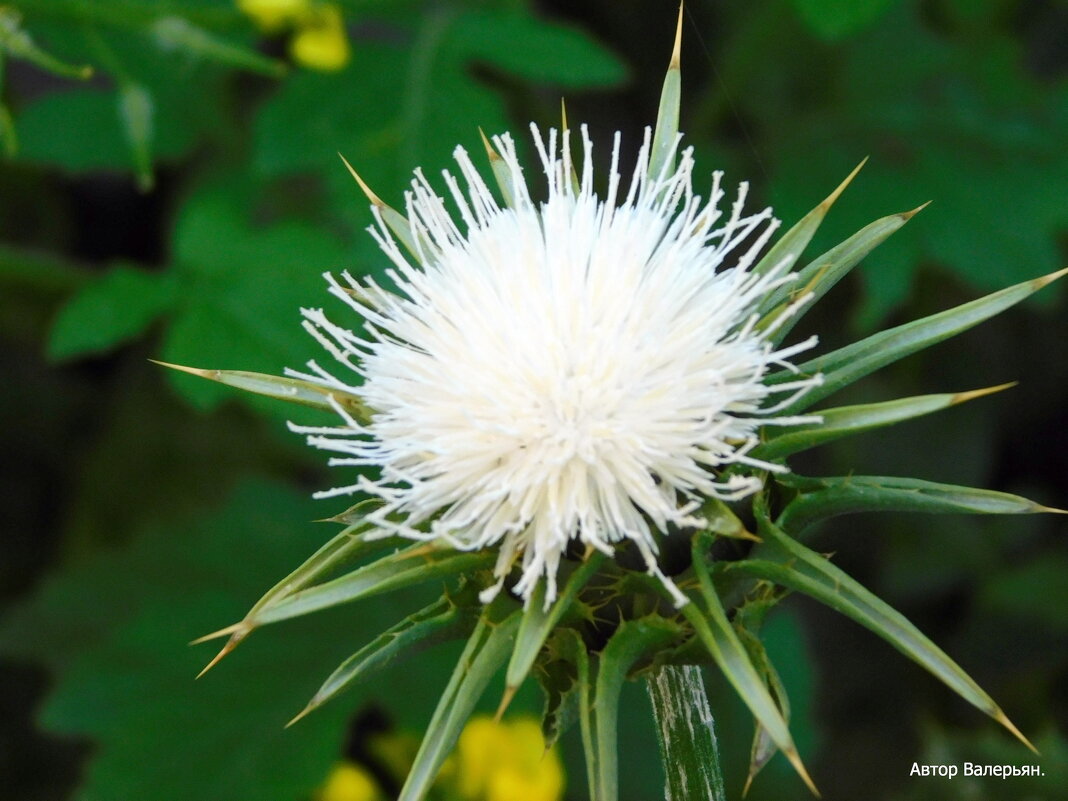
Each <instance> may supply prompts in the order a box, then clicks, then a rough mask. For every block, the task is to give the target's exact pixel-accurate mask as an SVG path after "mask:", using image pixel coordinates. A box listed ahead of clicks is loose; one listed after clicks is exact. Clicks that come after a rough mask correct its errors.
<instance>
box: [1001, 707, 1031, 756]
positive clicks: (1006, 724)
mask: <svg viewBox="0 0 1068 801" xmlns="http://www.w3.org/2000/svg"><path fill="white" fill-rule="evenodd" d="M994 720H996V721H997V722H998V723H1000V724H1001V725H1002V726H1004V727H1005V728H1006V729H1008V730H1009V731H1010V732H1012V735H1013V736H1014V737H1015V738H1016V739H1017V740H1019V741H1020V742H1021V743H1023V744H1024V745H1026V746H1027V748H1028V749H1029V750H1030V751H1031V753H1033V754H1034V755H1035V756H1041V754H1039V752H1038V749H1037V748H1035V747H1034V746H1033V745H1032V744H1031V741H1030V740H1028V739H1027V738H1026V737H1024V736H1023V733H1022V732H1021V731H1020V730H1019V729H1017V728H1016V726H1015V724H1013V722H1012V721H1011V720H1009V718H1008V717H1007V716H1006V715H1005V713H1004V712H1002V711H1001V710H1000V709H999V710H998V711H997V714H996V715H994Z"/></svg>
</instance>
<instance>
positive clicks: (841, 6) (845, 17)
mask: <svg viewBox="0 0 1068 801" xmlns="http://www.w3.org/2000/svg"><path fill="white" fill-rule="evenodd" d="M896 1H897V0H793V4H794V8H795V9H797V13H798V14H799V15H800V16H801V19H803V20H804V21H805V24H806V25H808V26H809V27H810V28H811V29H812V30H813V31H815V32H816V33H817V34H819V35H820V36H822V37H824V38H826V39H838V38H840V37H843V36H848V35H849V34H851V33H853V32H854V31H856V30H859V29H860V28H862V27H864V26H865V25H868V24H870V23H872V22H874V21H875V20H876V19H877V18H878V16H879V15H880V14H882V13H883V12H884V11H885V10H886V9H887V8H889V7H890V6H891V5H892V4H893V3H895V2H896Z"/></svg>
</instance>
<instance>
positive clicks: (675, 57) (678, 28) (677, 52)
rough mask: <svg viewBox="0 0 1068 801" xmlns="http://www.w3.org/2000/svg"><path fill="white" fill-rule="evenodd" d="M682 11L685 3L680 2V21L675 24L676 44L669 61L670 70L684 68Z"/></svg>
mask: <svg viewBox="0 0 1068 801" xmlns="http://www.w3.org/2000/svg"><path fill="white" fill-rule="evenodd" d="M682 12H683V4H682V3H679V21H678V22H677V23H676V24H675V46H674V47H673V48H672V50H671V61H670V62H669V63H668V69H669V70H680V69H682Z"/></svg>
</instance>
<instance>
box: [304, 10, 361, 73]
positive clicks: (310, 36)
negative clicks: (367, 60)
mask: <svg viewBox="0 0 1068 801" xmlns="http://www.w3.org/2000/svg"><path fill="white" fill-rule="evenodd" d="M289 52H290V54H291V55H292V56H293V60H294V61H296V62H297V63H298V64H301V65H302V66H305V67H308V68H309V69H313V70H322V71H323V72H334V71H336V70H339V69H341V68H342V67H344V66H345V65H346V64H348V63H349V57H350V56H351V52H350V50H349V38H348V35H347V34H346V33H345V25H344V21H343V19H342V17H341V9H339V8H338V7H337V6H336V5H333V4H330V5H322V6H316V7H314V8H312V9H311V10H310V11H309V12H308V13H307V14H305V15H303V16H302V17H301V18H300V20H299V21H298V22H297V32H296V34H295V35H294V36H293V39H292V40H291V41H290V43H289Z"/></svg>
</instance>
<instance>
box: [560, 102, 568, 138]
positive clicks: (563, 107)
mask: <svg viewBox="0 0 1068 801" xmlns="http://www.w3.org/2000/svg"><path fill="white" fill-rule="evenodd" d="M560 130H561V131H566V130H567V104H566V103H565V102H564V98H562V97H561V98H560Z"/></svg>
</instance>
